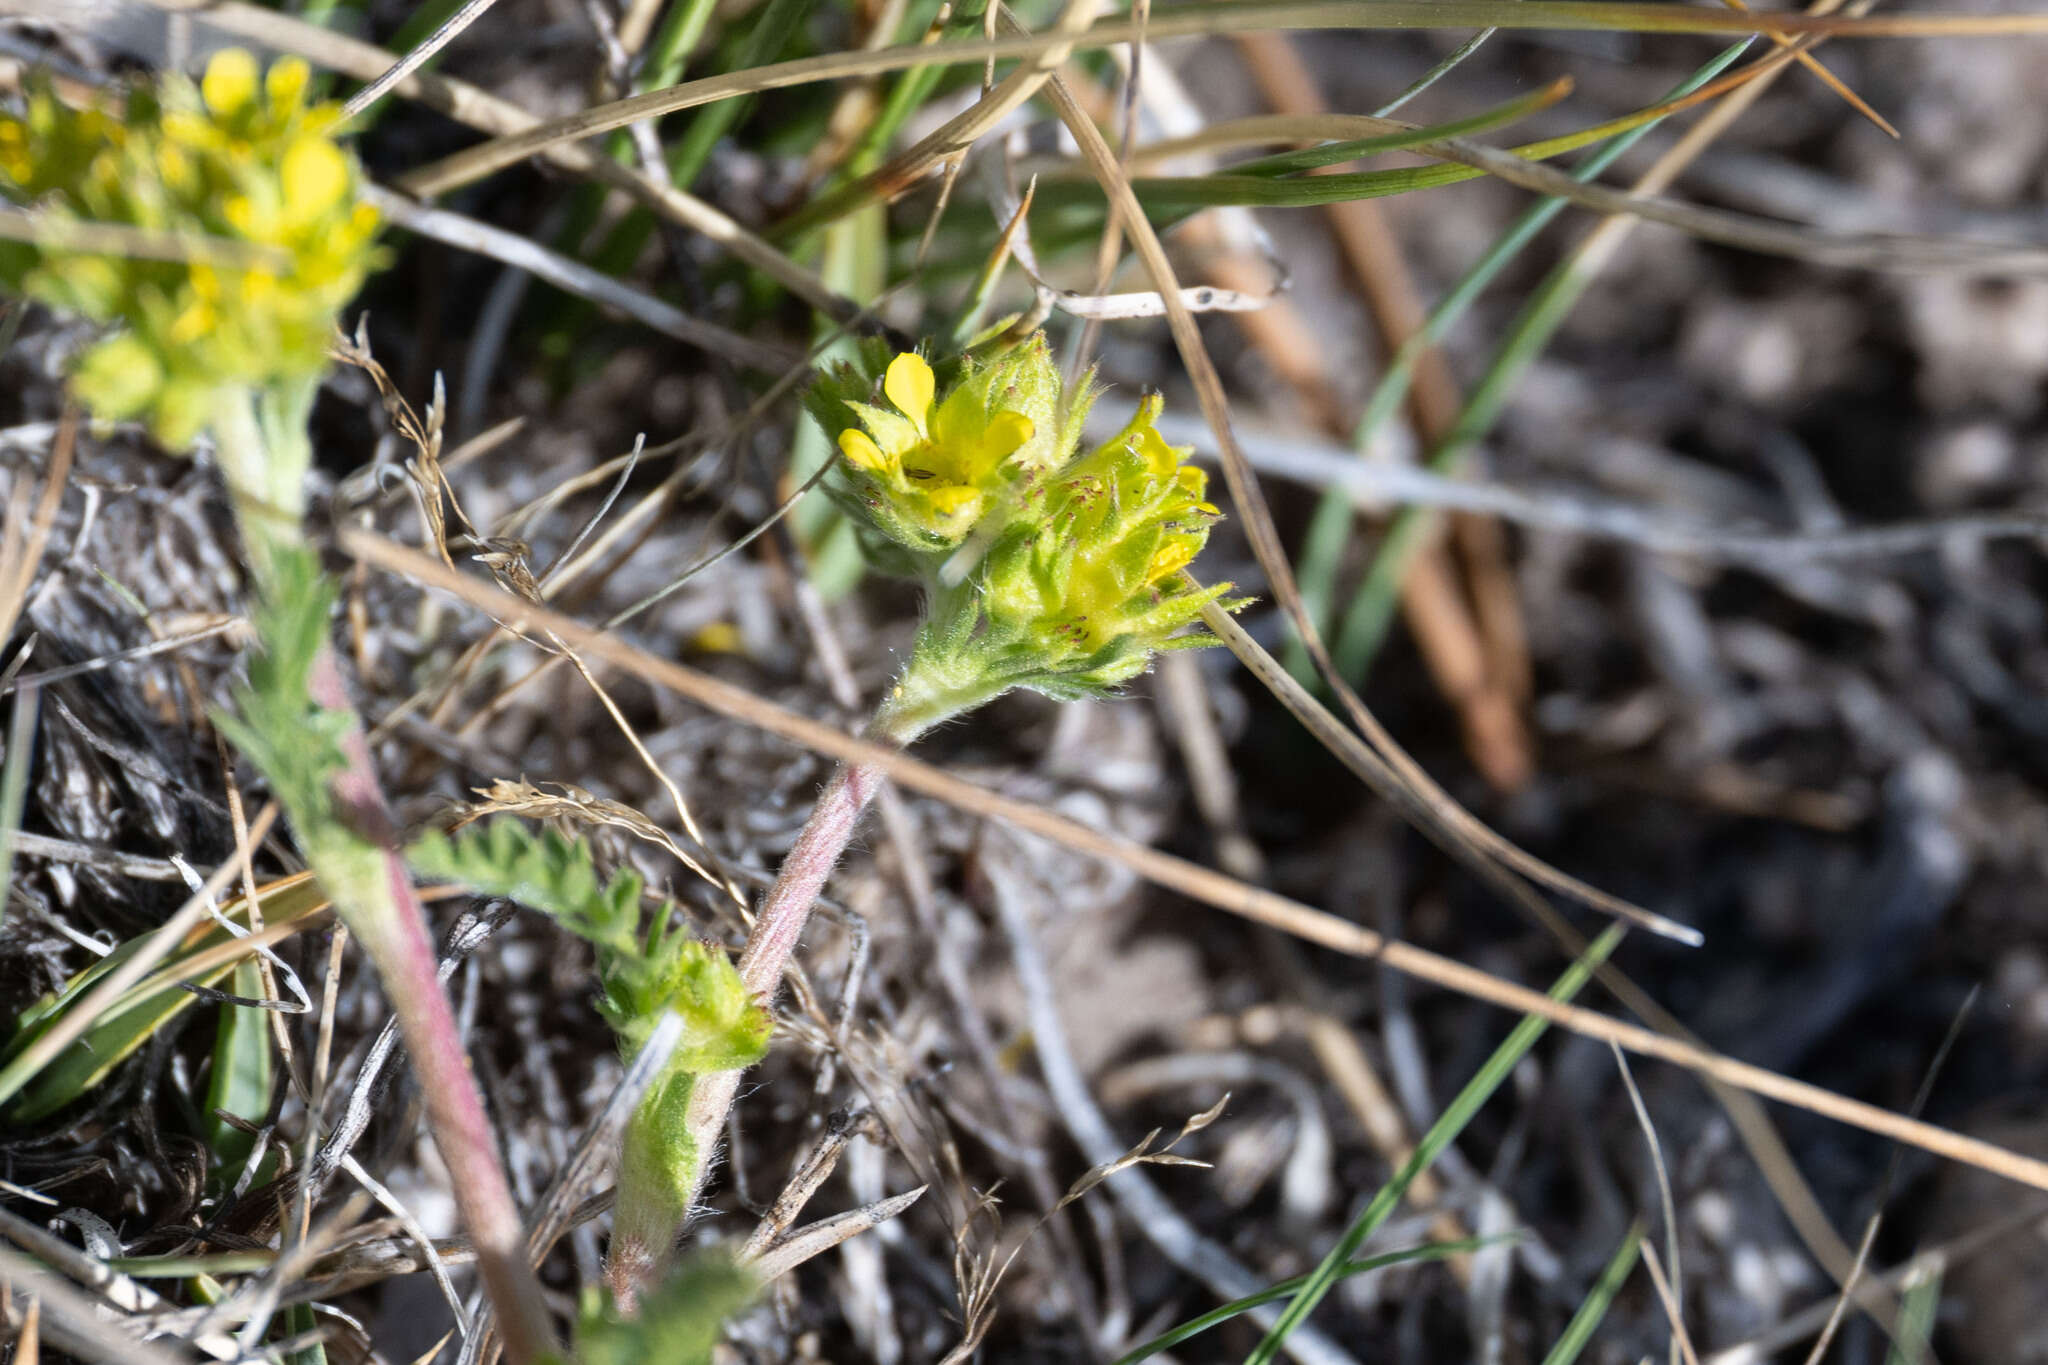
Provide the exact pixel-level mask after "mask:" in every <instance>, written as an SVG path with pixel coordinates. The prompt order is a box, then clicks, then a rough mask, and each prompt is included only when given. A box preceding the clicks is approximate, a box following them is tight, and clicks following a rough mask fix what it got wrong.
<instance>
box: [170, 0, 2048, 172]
mask: <svg viewBox="0 0 2048 1365" xmlns="http://www.w3.org/2000/svg"><path fill="white" fill-rule="evenodd" d="M151 2H152V3H155V4H159V5H162V6H164V7H166V8H179V9H188V8H189V9H197V8H201V7H202V3H203V0H151ZM234 8H237V9H238V10H239V7H234ZM238 20H239V21H240V22H242V23H247V22H248V20H247V17H246V16H241V15H239V14H238ZM254 26H255V25H251V27H254ZM1320 28H1329V29H1352V28H1367V29H1412V28H1423V29H1462V28H1504V29H1559V30H1566V31H1580V32H1612V31H1615V30H1641V31H1646V32H1659V33H1697V34H1707V33H1724V34H1743V33H1779V34H1800V33H1825V34H1839V35H1856V36H1865V37H2004V36H2015V35H2020V34H2037V33H2048V14H1966V15H1943V14H1895V15H1887V16H1884V17H1881V18H1876V19H1828V18H1813V17H1806V16H1799V15H1782V14H1754V15H1743V14H1734V13H1722V12H1716V11H1712V10H1704V9H1699V8H1695V7H1691V6H1684V5H1639V4H1625V3H1596V4H1584V3H1570V2H1569V0H1442V2H1441V3H1417V2H1416V0H1368V3H1364V4H1355V3H1347V2H1345V0H1318V2H1316V3H1308V4H1243V3H1227V4H1213V5H1189V6H1186V7H1185V8H1180V9H1175V10H1168V11H1165V12H1163V13H1159V14H1153V15H1150V16H1148V19H1147V21H1146V23H1145V24H1143V25H1139V24H1136V23H1132V22H1129V21H1126V20H1121V19H1116V20H1107V21H1104V22H1100V23H1097V24H1096V25H1094V26H1093V27H1092V28H1090V29H1089V30H1087V32H1086V33H1084V34H1081V35H1078V36H1069V35H1063V34H1059V33H1053V34H1037V35H1028V36H1017V37H1006V38H997V39H989V40H973V39H963V40H954V41H950V42H942V43H929V44H905V45H902V46H897V47H887V48H881V49H879V50H877V51H873V52H839V53H831V54H828V55H825V56H820V57H803V58H798V59H797V60H795V61H788V62H777V63H774V64H772V65H768V66H760V67H755V68H753V69H751V70H748V71H741V72H733V73H729V74H726V75H720V76H711V77H706V78H704V79H703V80H697V81H685V82H683V83H682V84H681V85H674V86H670V87H668V88H666V89H663V90H654V91H649V92H647V93H646V94H642V95H634V96H631V97H629V98H627V99H622V100H616V101H614V102H612V103H610V104H605V105H598V106H596V107H594V108H591V109H586V110H583V111H581V112H580V113H576V114H571V115H568V116H567V117H565V118H560V119H555V120H552V121H550V122H548V123H545V124H540V125H538V126H536V127H534V128H532V129H530V130H523V131H521V132H519V133H517V134H514V135H511V136H506V137H501V138H499V139H498V140H497V141H494V142H489V143H485V144H484V145H482V146H480V147H472V148H470V149H468V150H467V151H463V152H458V153H456V154H455V155H453V156H450V157H447V158H445V159H444V160H442V161H438V162H435V163H433V164H432V165H430V166H425V167H422V168H421V169H419V170H418V171H415V172H413V173H412V174H411V175H408V176H406V177H404V179H403V180H402V181H401V182H400V183H401V185H402V187H403V188H405V189H407V190H409V191H411V192H413V193H416V194H421V195H433V194H442V193H445V192H447V191H449V190H452V189H455V188H458V187H459V186H462V185H466V184H469V183H470V182H472V181H474V180H479V179H481V178H483V177H484V176H487V175H490V174H491V173H493V172H494V171H497V170H501V169H503V168H504V167H506V166H509V165H512V164H513V163H515V162H519V161H523V160H525V159H526V158H527V157H529V156H534V155H537V154H539V153H541V152H543V151H546V150H548V149H550V148H553V147H555V146H556V145H557V144H560V143H565V142H575V141H579V140H581V139H583V138H588V137H594V136H596V135H597V134H599V133H604V132H609V131H610V130H612V129H614V128H622V127H625V126H626V125H627V124H630V123H637V122H639V121H641V120H642V119H648V118H656V117H659V116H661V115H663V114H670V113H674V112H676V111H677V110H681V109H693V108H696V107H697V106H699V105H703V104H711V103H714V102H716V101H718V100H725V99H734V98H737V97H739V96H742V95H750V94H757V93H759V92H761V91H764V90H774V89H780V88H783V87H786V86H792V85H805V84H810V83H812V82H816V81H828V80H840V79H844V78H848V77H855V76H873V75H878V74H881V73H884V72H889V71H901V70H905V69H907V68H910V67H915V66H925V65H929V64H931V63H935V62H943V63H949V64H956V65H957V64H965V63H970V62H985V61H989V60H992V59H1001V58H1011V57H1036V56H1038V55H1039V54H1041V53H1043V52H1045V51H1047V50H1048V49H1050V48H1053V47H1057V46H1059V45H1062V44H1068V43H1071V44H1072V45H1073V46H1074V47H1076V48H1097V47H1108V46H1113V45H1116V44H1120V43H1130V42H1135V41H1137V40H1138V39H1139V38H1140V37H1141V36H1143V37H1147V38H1150V39H1160V38H1175V37H1189V36H1196V35H1204V34H1215V33H1241V32H1248V31H1257V30H1261V29H1320ZM252 36H254V35H252Z"/></svg>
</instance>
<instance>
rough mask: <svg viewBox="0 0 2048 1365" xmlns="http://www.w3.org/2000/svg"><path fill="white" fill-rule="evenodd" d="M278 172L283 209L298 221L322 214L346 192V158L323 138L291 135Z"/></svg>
mask: <svg viewBox="0 0 2048 1365" xmlns="http://www.w3.org/2000/svg"><path fill="white" fill-rule="evenodd" d="M278 174H279V177H280V179H282V181H283V182H284V202H285V205H286V208H287V209H288V211H289V212H290V213H291V215H292V217H293V218H295V219H296V220H298V221H299V222H301V223H308V222H312V221H313V220H314V219H317V218H319V217H321V216H322V215H324V214H325V213H326V212H327V211H328V210H329V209H331V208H333V207H334V206H335V205H336V204H338V203H340V202H341V198H342V196H343V195H345V194H347V193H348V158H347V157H345V156H343V155H342V154H341V149H340V148H339V147H336V146H335V145H334V144H333V143H331V142H329V141H328V140H327V139H326V138H324V137H301V138H294V139H293V140H292V145H291V147H290V148H289V149H288V150H287V151H286V152H285V154H284V164H283V165H282V166H280V167H279V168H278Z"/></svg>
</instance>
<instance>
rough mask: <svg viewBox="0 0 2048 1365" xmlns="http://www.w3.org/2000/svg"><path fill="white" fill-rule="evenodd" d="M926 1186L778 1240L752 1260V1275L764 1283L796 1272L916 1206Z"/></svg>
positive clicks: (894, 1195) (810, 1226)
mask: <svg viewBox="0 0 2048 1365" xmlns="http://www.w3.org/2000/svg"><path fill="white" fill-rule="evenodd" d="M929 1188H930V1186H928V1185H919V1186H918V1187H917V1188H916V1189H914V1190H905V1191H904V1192H903V1193H902V1194H892V1195H890V1196H889V1197H888V1198H887V1199H878V1200H876V1201H875V1202H874V1203H872V1204H864V1205H862V1206H861V1207H860V1208H857V1209H851V1210H849V1211H847V1212H846V1213H838V1214H834V1215H833V1216H832V1217H830V1218H821V1219H819V1220H818V1221H817V1222H815V1223H810V1224H807V1225H805V1226H804V1227H801V1228H798V1229H797V1230H796V1231H795V1232H792V1233H790V1234H789V1235H788V1236H787V1237H784V1238H783V1239H782V1240H781V1241H779V1242H777V1243H775V1244H774V1245H773V1246H771V1247H769V1248H768V1249H767V1250H766V1251H764V1252H762V1253H760V1254H759V1255H758V1256H756V1257H754V1259H753V1268H754V1273H755V1274H757V1275H759V1276H760V1277H761V1278H762V1279H763V1280H776V1279H780V1278H781V1277H782V1276H784V1275H787V1274H788V1273H789V1272H790V1271H792V1270H795V1269H796V1268H797V1267H798V1266H800V1265H802V1264H803V1263H804V1262H805V1261H808V1260H810V1259H811V1258H812V1257H814V1256H822V1255H823V1254H824V1253H826V1252H828V1251H830V1250H831V1249H832V1248H833V1247H836V1246H838V1245H839V1244H840V1243H841V1242H843V1241H845V1240H846V1239H847V1238H849V1237H858V1236H859V1235H860V1234H861V1233H863V1232H866V1231H868V1230H869V1229H870V1228H875V1227H879V1226H881V1225H882V1224H883V1223H886V1222H888V1221H889V1220H890V1219H891V1218H894V1217H896V1216H897V1215H898V1214H900V1213H902V1212H903V1211H904V1210H906V1209H908V1208H909V1207H910V1206H911V1205H912V1204H915V1203H916V1202H917V1201H918V1200H919V1199H920V1198H921V1197H923V1195H924V1192H925V1191H926V1190H927V1189H929Z"/></svg>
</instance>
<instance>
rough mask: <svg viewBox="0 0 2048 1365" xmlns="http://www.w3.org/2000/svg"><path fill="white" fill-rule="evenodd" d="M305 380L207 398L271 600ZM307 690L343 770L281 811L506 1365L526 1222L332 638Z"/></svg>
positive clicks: (302, 455)
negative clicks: (320, 800) (321, 894)
mask: <svg viewBox="0 0 2048 1365" xmlns="http://www.w3.org/2000/svg"><path fill="white" fill-rule="evenodd" d="M316 387H317V386H316V385H314V384H311V383H308V384H306V385H303V386H299V387H295V388H293V389H291V390H289V391H280V392H274V393H265V394H260V395H259V394H249V393H244V392H241V391H233V392H230V393H227V394H224V395H223V396H222V397H221V399H220V401H219V402H218V403H217V404H216V406H215V412H214V422H213V427H212V430H213V434H214V443H215V449H216V453H217V455H218V459H219V463H220V467H221V471H222V473H223V475H224V476H225V477H226V480H227V484H228V490H229V492H230V494H231V495H232V499H233V502H234V505H235V515H236V520H237V521H238V522H239V523H240V526H241V530H242V540H243V545H244V548H245V550H246V551H247V553H248V556H249V561H250V566H251V568H252V570H253V572H254V577H255V580H256V585H257V588H258V591H259V592H260V593H261V595H262V596H264V597H265V598H268V599H271V600H272V601H275V600H276V598H277V596H278V594H279V593H281V592H284V591H287V589H286V588H285V586H284V580H283V578H282V577H281V575H280V573H279V564H280V560H281V558H282V557H283V556H285V555H288V554H304V542H303V537H304V531H303V529H302V527H301V525H300V515H301V513H302V512H303V509H304V506H305V494H304V482H305V476H306V472H307V470H308V468H309V467H310V465H311V458H312V446H311V443H310V441H309V440H308V438H307V435H306V428H305V421H306V417H307V415H308V412H309V411H310V407H311V403H312V396H313V393H314V391H315V388H316ZM306 685H307V690H308V692H309V693H310V695H311V700H312V701H313V702H314V704H316V705H317V706H319V707H321V708H323V709H325V710H329V711H333V712H337V713H339V714H341V715H344V716H347V717H348V718H349V722H350V723H349V729H348V731H347V733H346V734H345V735H344V736H343V737H342V740H341V749H342V753H343V756H344V757H345V759H346V760H347V766H346V768H344V769H343V770H342V771H341V772H340V773H339V774H338V775H337V776H336V777H335V778H334V779H333V783H332V789H331V793H330V795H331V800H332V810H331V811H323V812H321V813H320V814H318V815H317V816H315V815H310V814H309V813H308V812H304V811H293V812H292V816H293V824H294V827H295V831H296V833H297V835H298V840H299V844H300V846H301V847H302V848H303V849H304V851H305V854H306V859H307V861H308V862H309V863H310V864H311V865H312V868H313V871H314V873H315V875H316V876H318V877H319V879H320V884H321V885H322V887H324V888H325V890H326V891H327V894H328V896H329V897H330V898H331V899H332V900H333V902H334V906H335V909H336V910H337V911H338V912H339V913H340V914H341V916H342V919H343V921H344V922H345V923H346V924H347V925H348V928H349V931H350V932H351V933H353V934H354V935H355V936H356V937H357V938H358V939H359V940H360V941H361V942H362V944H363V947H364V949H365V951H367V952H368V953H369V955H370V960H371V961H372V962H374V963H375V964H376V967H377V974H378V977H379V979H380V980H381V981H382V982H383V985H384V991H385V994H386V995H387V996H389V997H390V1000H391V1005H392V1009H393V1010H394V1011H395V1012H396V1013H397V1015H398V1024H399V1030H400V1032H401V1033H402V1035H403V1036H404V1039H405V1048H406V1053H407V1055H408V1056H409V1057H410V1058H411V1060H412V1065H413V1070H414V1073H415V1074H416V1075H417V1076H418V1078H419V1082H420V1089H421V1091H422V1093H423V1094H424V1096H425V1099H426V1109H427V1123H428V1126H429V1128H430V1129H431V1130H432V1132H433V1135H434V1146H435V1147H436V1149H437V1150H439V1152H440V1153H441V1160H442V1162H443V1163H444V1164H445V1165H446V1166H447V1167H448V1175H449V1179H450V1182H451V1183H452V1185H453V1187H454V1190H453V1193H454V1196H455V1202H456V1207H457V1208H458V1209H459V1210H460V1212H461V1215H462V1221H463V1225H464V1227H465V1228H466V1229H467V1230H468V1232H469V1235H470V1239H471V1241H472V1243H473V1244H474V1245H475V1247H476V1256H477V1266H478V1269H479V1270H480V1271H481V1273H482V1276H483V1282H484V1290H485V1292H486V1293H487V1294H488V1295H489V1296H490V1300H491V1305H492V1307H493V1308H494V1309H495V1310H496V1311H497V1316H498V1322H499V1331H500V1333H501V1334H502V1336H503V1338H504V1342H505V1353H506V1356H507V1357H508V1358H509V1359H510V1360H511V1361H512V1365H529V1362H534V1361H537V1360H539V1359H541V1358H542V1357H543V1356H544V1355H546V1354H548V1353H550V1352H552V1351H553V1350H554V1347H555V1341H554V1332H553V1329H552V1328H551V1327H550V1325H549V1323H548V1318H547V1313H546V1310H545V1308H544V1307H543V1305H542V1299H541V1289H540V1282H539V1280H538V1279H536V1278H535V1276H534V1273H533V1268H532V1266H531V1265H529V1264H528V1263H527V1260H526V1238H525V1229H524V1228H523V1227H522V1225H521V1223H520V1219H519V1210H518V1207H517V1206H516V1205H515V1204H514V1203H513V1200H512V1191H511V1187H510V1186H509V1185H508V1184H507V1182H506V1179H505V1172H504V1168H503V1167H502V1166H501V1165H500V1164H499V1161H498V1152H497V1144H496V1139H495V1138H494V1136H493V1135H492V1132H491V1125H490V1120H489V1118H488V1117H487V1116H486V1115H485V1113H484V1105H483V1096H482V1095H481V1094H480V1093H479V1092H478V1090H477V1086H476V1078H475V1076H473V1075H472V1074H471V1072H470V1069H469V1058H468V1057H467V1056H466V1055H465V1054H464V1052H463V1048H462V1035H461V1033H460V1031H459V1030H458V1029H457V1027H456V1023H455V1015H454V1012H453V1011H452V1010H451V1009H450V1008H449V1005H448V996H447V994H446V992H444V991H443V990H442V989H441V982H440V979H439V977H438V975H437V974H436V967H437V963H436V960H435V955H434V944H433V941H432V939H431V938H430V937H429V935H428V932H427V919H426V914H425V911H424V910H422V908H421V906H420V902H419V897H418V896H417V895H416V894H415V893H414V891H413V885H412V879H411V877H410V876H409V875H408V874H407V872H406V868H405V861H404V858H403V856H402V855H401V853H400V851H399V850H400V849H401V848H403V846H404V844H403V840H402V839H401V838H400V831H399V829H398V826H397V823H396V821H394V820H393V818H392V815H391V810H390V807H389V806H388V805H387V804H386V802H385V800H384V792H383V789H382V788H381V787H380V786H379V785H378V783H377V774H376V769H375V768H374V767H373V766H372V764H371V760H370V748H369V744H368V742H367V741H366V740H365V739H364V736H363V729H362V725H361V723H360V721H359V720H358V719H357V718H356V713H355V709H354V706H353V705H352V704H351V702H350V700H349V696H348V688H347V685H346V684H345V683H344V681H343V679H342V674H341V667H340V663H339V661H338V660H337V659H336V658H335V656H334V650H333V647H332V646H331V645H325V644H323V645H322V646H321V648H320V650H319V653H318V654H317V655H316V656H315V658H314V662H313V666H312V672H311V675H310V676H309V677H308V679H307V683H306Z"/></svg>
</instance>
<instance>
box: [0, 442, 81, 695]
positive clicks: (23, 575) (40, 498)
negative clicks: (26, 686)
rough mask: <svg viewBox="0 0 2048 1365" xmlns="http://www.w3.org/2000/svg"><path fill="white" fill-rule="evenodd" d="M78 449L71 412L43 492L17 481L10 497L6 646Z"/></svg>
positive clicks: (1, 631) (0, 565) (1, 616)
mask: <svg viewBox="0 0 2048 1365" xmlns="http://www.w3.org/2000/svg"><path fill="white" fill-rule="evenodd" d="M77 448H78V414H77V412H75V411H72V410H66V412H65V414H64V421H63V423H62V424H61V425H60V426H59V427H58V428H57V439H56V442H55V443H54V444H53V445H52V446H51V447H50V468H49V471H48V472H47V473H46V474H45V475H44V476H43V480H42V487H41V490H40V491H38V490H37V489H36V485H35V480H34V479H33V478H16V479H15V481H14V487H13V489H12V490H11V491H10V492H9V493H8V497H7V511H6V522H7V524H6V526H5V527H4V528H0V640H8V639H12V638H13V636H14V627H15V623H16V622H18V621H19V620H20V619H21V610H22V608H23V607H24V606H25V605H27V603H28V590H29V585H30V584H31V583H32V582H34V581H35V573H36V566H37V565H38V564H40V563H42V562H43V548H44V547H45V546H47V545H48V544H49V543H50V527H51V525H52V524H53V523H54V522H55V521H56V520H57V508H58V507H59V506H61V505H62V503H63V501H64V488H65V484H66V482H67V481H68V480H69V478H70V477H71V457H72V454H73V453H74V452H75V451H76V450H77ZM31 498H34V499H35V503H36V510H35V513H34V515H33V516H31V515H29V514H28V503H29V500H30V499H31ZM20 681H21V680H19V679H12V680H10V682H11V683H18V682H20Z"/></svg>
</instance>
